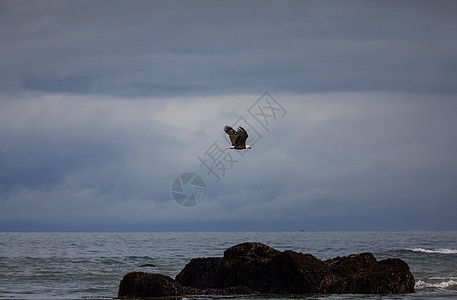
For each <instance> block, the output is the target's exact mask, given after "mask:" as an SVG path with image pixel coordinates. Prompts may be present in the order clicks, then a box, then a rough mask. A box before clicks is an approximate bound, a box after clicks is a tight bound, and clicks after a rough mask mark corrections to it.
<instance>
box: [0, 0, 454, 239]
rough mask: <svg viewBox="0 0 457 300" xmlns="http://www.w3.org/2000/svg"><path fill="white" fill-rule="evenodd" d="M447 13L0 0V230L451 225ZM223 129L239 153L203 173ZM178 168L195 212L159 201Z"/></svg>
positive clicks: (424, 5)
mask: <svg viewBox="0 0 457 300" xmlns="http://www.w3.org/2000/svg"><path fill="white" fill-rule="evenodd" d="M456 16H457V2H455V1H65V0H64V1H60V0H59V1H57V0H56V1H16V0H15V1H5V0H0V231H10V230H13V231H17V230H19V231H30V230H32V231H42V230H44V231H67V230H68V231H138V230H139V231H166V230H170V231H193V230H198V231H218V230H242V231H257V230H261V231H270V230H271V231H279V230H293V231H294V230H300V229H304V230H427V229H430V230H445V229H453V230H456V229H457V221H456V220H457V215H456V214H457V213H456V212H457V184H456V183H457V117H456V115H457V17H456ZM265 92H269V94H266V95H264V93H265ZM266 97H267V98H266ZM271 97H273V98H271ZM265 99H267V100H265ZM265 101H267V102H265ZM268 101H269V102H268ZM268 103H270V104H271V106H268V105H267V104H268ZM259 109H263V112H264V114H265V115H264V116H262V115H261V114H260V113H259V112H260V110H259ZM256 113H257V114H256ZM265 122H268V124H266V123H265ZM225 125H241V126H243V127H245V128H246V129H247V130H248V133H249V139H248V144H252V145H253V147H252V149H250V150H247V151H246V152H237V151H236V150H231V151H230V150H226V152H223V153H224V156H223V158H224V160H222V161H221V160H219V161H218V162H220V163H221V164H222V163H223V164H224V166H226V167H230V168H228V169H227V170H226V171H225V173H219V178H216V176H215V175H214V174H213V173H211V172H209V169H208V168H206V167H205V166H204V165H202V164H201V159H203V160H204V159H208V157H209V156H208V153H209V152H210V150H211V149H213V150H214V149H217V148H215V146H214V145H217V146H218V147H221V148H224V147H227V146H229V144H228V143H227V141H226V140H225V139H224V133H223V130H222V129H223V127H224V126H225ZM214 143H216V144H214ZM214 153H215V152H213V154H214ZM240 154H243V156H242V155H240ZM229 158H230V159H233V160H232V161H230V160H229ZM232 163H233V164H232ZM221 164H219V165H218V166H221ZM216 166H217V164H215V165H214V168H213V169H212V170H216V171H217V170H218V169H217V167H216ZM183 173H195V174H197V175H199V176H200V177H201V178H202V180H203V181H204V183H205V185H206V188H207V189H206V195H205V197H204V198H203V200H202V201H201V202H200V203H199V204H198V205H196V206H195V207H191V208H183V207H181V206H180V205H178V204H177V203H176V202H175V201H174V200H173V199H172V195H171V188H172V184H173V182H174V180H175V178H176V177H177V176H179V175H180V174H183ZM189 188H190V187H189V185H187V186H186V189H185V190H184V194H185V193H189V191H191V190H190V189H189Z"/></svg>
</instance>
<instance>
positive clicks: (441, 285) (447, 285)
mask: <svg viewBox="0 0 457 300" xmlns="http://www.w3.org/2000/svg"><path fill="white" fill-rule="evenodd" d="M452 278H455V277H452ZM414 288H415V289H416V290H424V289H430V288H431V289H442V290H457V281H456V280H454V279H448V280H446V281H442V282H436V283H430V282H425V281H423V280H418V281H416V283H415V285H414Z"/></svg>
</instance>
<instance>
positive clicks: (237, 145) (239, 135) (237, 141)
mask: <svg viewBox="0 0 457 300" xmlns="http://www.w3.org/2000/svg"><path fill="white" fill-rule="evenodd" d="M224 131H225V133H227V134H228V135H229V137H230V141H231V142H232V147H228V148H226V149H236V150H242V149H251V148H252V147H251V146H249V145H246V139H247V138H248V133H247V132H246V130H245V129H244V128H243V127H241V126H240V127H238V129H237V130H236V131H235V129H233V128H232V127H230V126H228V125H226V126H225V127H224Z"/></svg>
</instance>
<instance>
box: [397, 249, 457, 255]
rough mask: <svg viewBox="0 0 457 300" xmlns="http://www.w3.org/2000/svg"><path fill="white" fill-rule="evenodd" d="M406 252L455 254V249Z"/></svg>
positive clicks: (456, 251)
mask: <svg viewBox="0 0 457 300" xmlns="http://www.w3.org/2000/svg"><path fill="white" fill-rule="evenodd" d="M406 250H408V251H413V252H423V253H439V254H457V250H455V249H424V248H406Z"/></svg>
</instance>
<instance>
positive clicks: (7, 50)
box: [0, 1, 457, 96]
mask: <svg viewBox="0 0 457 300" xmlns="http://www.w3.org/2000/svg"><path fill="white" fill-rule="evenodd" d="M1 11H2V12H1V18H0V19H1V21H0V22H1V27H2V34H1V39H0V43H1V44H2V47H1V50H0V54H1V56H2V58H3V59H2V61H3V62H2V68H1V71H0V72H1V73H0V77H1V79H2V80H1V81H2V83H1V84H2V89H16V90H17V89H21V88H23V89H26V90H33V91H46V92H48V91H55V92H62V91H64V92H75V91H79V92H81V93H87V92H92V93H104V94H112V95H122V96H126V95H129V96H164V95H189V94H220V93H221V92H223V93H240V92H241V93H243V92H253V93H259V91H263V90H266V89H269V90H273V91H286V92H316V91H318V92H326V91H360V90H361V91H369V90H391V91H409V92H411V91H415V92H417V91H423V92H446V93H449V92H455V91H456V88H455V84H454V82H453V80H452V79H453V78H455V77H456V75H457V74H456V72H457V69H456V67H455V66H456V65H457V62H456V57H455V53H456V52H457V43H456V40H455V32H456V31H457V21H456V20H455V18H454V16H455V12H456V11H457V5H456V4H455V2H453V1H440V2H429V1H402V2H398V1H382V2H376V1H369V2H366V1H345V2H339V1H249V2H242V1H231V2H223V1H216V2H215V1H192V2H189V1H153V2H151V1H135V2H128V1H109V2H104V1H97V2H96V3H94V2H85V1H77V2H74V1H45V2H40V3H31V2H27V1H25V2H21V1H2V10H1Z"/></svg>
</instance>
